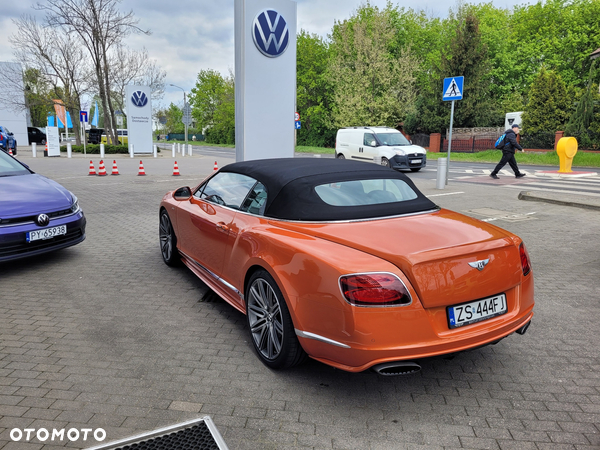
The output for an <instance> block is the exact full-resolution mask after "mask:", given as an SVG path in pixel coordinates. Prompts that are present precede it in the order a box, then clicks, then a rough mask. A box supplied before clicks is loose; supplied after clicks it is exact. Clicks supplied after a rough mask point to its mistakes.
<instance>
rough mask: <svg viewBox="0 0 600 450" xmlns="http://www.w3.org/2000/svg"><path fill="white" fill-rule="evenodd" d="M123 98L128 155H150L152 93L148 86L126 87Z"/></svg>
mask: <svg viewBox="0 0 600 450" xmlns="http://www.w3.org/2000/svg"><path fill="white" fill-rule="evenodd" d="M125 97H126V98H125V101H126V103H125V104H126V105H127V141H128V143H129V148H130V155H131V157H132V158H133V154H134V152H135V153H152V152H153V148H152V101H151V97H152V91H151V89H150V87H148V86H132V85H128V86H126V87H125Z"/></svg>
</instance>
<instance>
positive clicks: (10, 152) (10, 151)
mask: <svg viewBox="0 0 600 450" xmlns="http://www.w3.org/2000/svg"><path fill="white" fill-rule="evenodd" d="M8 154H9V155H10V156H14V155H13V152H12V148H9V149H8Z"/></svg>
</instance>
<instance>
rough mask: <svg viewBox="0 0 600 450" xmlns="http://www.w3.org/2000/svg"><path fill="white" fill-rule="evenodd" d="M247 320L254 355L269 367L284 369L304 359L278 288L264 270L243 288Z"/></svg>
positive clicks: (258, 272)
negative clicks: (244, 290)
mask: <svg viewBox="0 0 600 450" xmlns="http://www.w3.org/2000/svg"><path fill="white" fill-rule="evenodd" d="M246 321H247V324H248V331H249V333H250V340H251V341H252V345H253V346H254V350H255V351H256V354H257V355H258V357H259V358H260V360H261V361H262V362H263V364H265V365H266V366H268V367H270V368H271V369H287V368H290V367H293V366H295V365H298V364H300V363H301V362H303V361H304V360H305V359H306V353H305V352H304V350H303V349H302V347H301V346H300V342H298V338H297V337H296V332H295V331H294V324H293V323H292V318H291V316H290V312H289V310H288V308H287V305H286V303H285V300H284V298H283V295H282V293H281V290H280V289H279V287H278V286H277V283H276V282H275V280H274V279H273V277H272V276H271V275H270V274H269V273H268V272H267V271H266V270H262V269H261V270H258V271H256V272H254V273H253V274H252V276H251V277H250V280H248V285H247V287H246Z"/></svg>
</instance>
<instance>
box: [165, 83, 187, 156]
mask: <svg viewBox="0 0 600 450" xmlns="http://www.w3.org/2000/svg"><path fill="white" fill-rule="evenodd" d="M169 86H173V87H176V88H178V89H181V90H182V91H183V111H184V114H185V109H186V106H187V100H186V97H185V89H183V88H181V87H179V86H176V85H174V84H170V85H169ZM184 125H185V149H184V153H185V151H186V150H187V149H188V124H187V121H186V122H184Z"/></svg>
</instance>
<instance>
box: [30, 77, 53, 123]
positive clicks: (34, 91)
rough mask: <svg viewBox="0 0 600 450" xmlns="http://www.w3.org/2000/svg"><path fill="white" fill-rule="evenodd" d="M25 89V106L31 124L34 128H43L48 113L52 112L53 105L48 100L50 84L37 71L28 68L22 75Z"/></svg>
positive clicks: (50, 100)
mask: <svg viewBox="0 0 600 450" xmlns="http://www.w3.org/2000/svg"><path fill="white" fill-rule="evenodd" d="M23 84H24V87H25V104H26V105H27V107H29V113H30V115H31V124H32V125H33V126H34V127H45V126H46V124H47V117H48V111H52V110H53V108H54V103H53V102H52V99H50V92H49V91H50V84H49V83H48V82H47V81H46V79H45V77H44V76H43V75H42V73H41V72H40V70H39V69H34V68H28V69H25V71H24V73H23Z"/></svg>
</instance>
